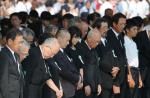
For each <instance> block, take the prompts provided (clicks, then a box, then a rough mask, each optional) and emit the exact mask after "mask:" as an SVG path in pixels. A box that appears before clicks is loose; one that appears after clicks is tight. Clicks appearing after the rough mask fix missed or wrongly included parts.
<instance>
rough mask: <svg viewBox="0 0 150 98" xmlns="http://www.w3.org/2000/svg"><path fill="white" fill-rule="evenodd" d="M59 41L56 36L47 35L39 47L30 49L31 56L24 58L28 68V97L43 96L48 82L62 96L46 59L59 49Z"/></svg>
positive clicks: (36, 97) (24, 63)
mask: <svg viewBox="0 0 150 98" xmlns="http://www.w3.org/2000/svg"><path fill="white" fill-rule="evenodd" d="M59 48H60V46H59V43H58V41H57V39H56V38H51V37H47V38H45V39H44V40H43V42H41V43H40V45H39V46H38V47H33V48H31V49H30V51H29V56H28V57H27V58H26V59H25V60H24V62H23V66H24V67H25V69H26V82H27V83H26V86H27V88H26V89H27V92H28V93H27V94H26V95H27V96H26V98H41V93H42V87H43V84H45V83H46V84H47V85H48V87H49V88H51V89H52V90H53V91H54V92H55V93H56V96H57V98H61V97H62V91H60V90H59V88H58V87H57V86H56V85H55V83H54V82H53V80H52V79H51V72H50V71H49V67H48V66H47V64H46V62H45V60H46V59H48V58H52V57H53V56H54V55H55V54H56V53H57V52H58V51H59Z"/></svg>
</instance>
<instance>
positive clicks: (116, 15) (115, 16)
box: [112, 13, 126, 23]
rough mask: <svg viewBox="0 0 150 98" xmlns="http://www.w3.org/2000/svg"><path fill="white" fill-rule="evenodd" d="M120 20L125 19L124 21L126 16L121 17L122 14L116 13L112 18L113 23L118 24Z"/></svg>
mask: <svg viewBox="0 0 150 98" xmlns="http://www.w3.org/2000/svg"><path fill="white" fill-rule="evenodd" d="M120 18H125V19H126V16H125V15H123V14H122V13H116V14H115V15H114V16H113V17H112V21H113V23H118V22H119V19H120Z"/></svg>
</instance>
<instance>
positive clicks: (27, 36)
mask: <svg viewBox="0 0 150 98" xmlns="http://www.w3.org/2000/svg"><path fill="white" fill-rule="evenodd" d="M22 33H23V37H24V38H25V39H26V40H27V41H28V42H29V43H30V44H32V42H33V40H34V37H35V33H34V32H33V31H32V30H31V29H29V28H23V30H22Z"/></svg>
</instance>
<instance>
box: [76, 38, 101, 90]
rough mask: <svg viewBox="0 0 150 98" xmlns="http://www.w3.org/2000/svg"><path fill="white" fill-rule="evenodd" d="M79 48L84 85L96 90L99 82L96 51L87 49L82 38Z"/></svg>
mask: <svg viewBox="0 0 150 98" xmlns="http://www.w3.org/2000/svg"><path fill="white" fill-rule="evenodd" d="M79 50H80V53H81V56H82V58H83V62H84V64H85V67H84V86H87V85H90V87H91V89H92V92H97V87H98V84H101V75H100V70H99V58H98V55H97V52H96V50H95V49H89V48H88V46H87V45H86V43H85V41H84V40H82V42H81V43H80V46H79Z"/></svg>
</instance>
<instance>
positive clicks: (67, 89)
mask: <svg viewBox="0 0 150 98" xmlns="http://www.w3.org/2000/svg"><path fill="white" fill-rule="evenodd" d="M57 39H58V41H59V44H60V47H61V49H60V51H59V52H58V54H57V55H56V56H55V57H54V59H55V61H56V62H57V64H58V66H59V67H60V68H61V71H60V72H59V74H60V82H61V84H62V89H63V92H64V96H63V98H73V96H74V94H75V90H76V85H77V84H78V83H80V82H81V76H80V74H79V72H78V71H77V69H76V68H75V65H74V64H73V62H72V61H71V59H70V58H69V57H68V56H67V54H66V53H65V52H64V50H63V49H64V48H66V46H67V45H68V44H69V40H70V34H69V32H68V31H67V30H60V31H59V33H58V34H57Z"/></svg>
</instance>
